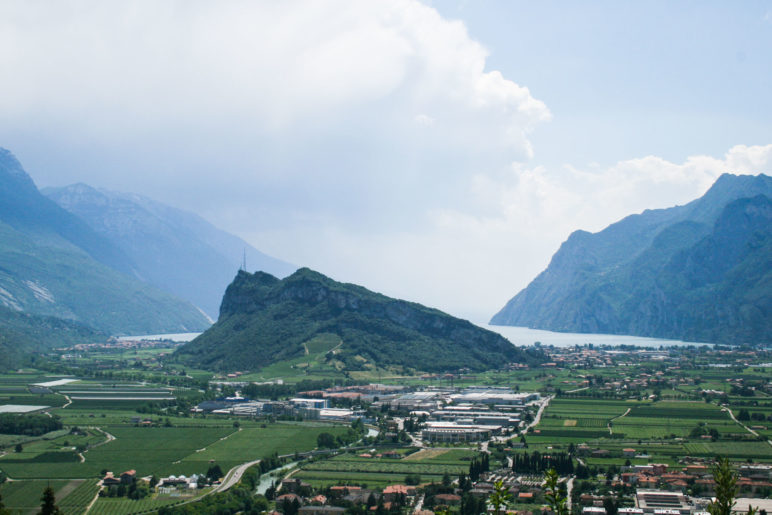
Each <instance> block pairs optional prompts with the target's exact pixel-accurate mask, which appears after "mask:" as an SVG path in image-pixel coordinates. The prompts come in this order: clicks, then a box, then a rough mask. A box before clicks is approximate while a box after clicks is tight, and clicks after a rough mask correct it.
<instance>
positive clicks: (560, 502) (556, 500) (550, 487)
mask: <svg viewBox="0 0 772 515" xmlns="http://www.w3.org/2000/svg"><path fill="white" fill-rule="evenodd" d="M544 480H545V486H546V488H547V491H546V493H545V494H544V498H545V499H546V500H547V504H549V506H550V508H551V509H552V512H553V513H554V514H555V515H568V504H567V500H566V497H565V496H564V495H563V494H561V493H560V487H559V486H558V482H559V481H560V477H559V476H558V471H557V470H555V469H554V468H551V469H549V470H548V471H547V472H546V473H545V474H544Z"/></svg>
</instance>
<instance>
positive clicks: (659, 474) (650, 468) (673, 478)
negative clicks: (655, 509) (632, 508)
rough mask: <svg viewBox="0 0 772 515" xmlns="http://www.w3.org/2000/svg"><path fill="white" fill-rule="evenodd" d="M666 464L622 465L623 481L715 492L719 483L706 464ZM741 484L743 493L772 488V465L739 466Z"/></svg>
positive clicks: (673, 488)
mask: <svg viewBox="0 0 772 515" xmlns="http://www.w3.org/2000/svg"><path fill="white" fill-rule="evenodd" d="M668 469H669V467H668V466H667V465H666V464H662V463H652V464H649V465H630V466H627V467H622V474H621V475H620V479H621V482H622V483H623V484H626V485H635V486H636V487H638V488H659V489H666V490H677V491H681V490H684V489H685V488H687V487H691V488H692V489H693V490H694V489H695V487H696V490H697V491H700V492H701V493H704V494H706V495H712V494H713V488H714V487H715V482H714V481H713V474H712V471H711V468H710V467H709V466H708V465H706V464H704V463H699V462H696V463H689V464H687V465H686V466H685V467H683V468H682V469H681V470H668ZM738 472H739V477H738V479H737V486H738V487H739V489H740V491H741V492H747V493H757V492H759V491H765V492H766V491H770V490H772V465H761V464H748V465H742V466H740V468H739V469H738Z"/></svg>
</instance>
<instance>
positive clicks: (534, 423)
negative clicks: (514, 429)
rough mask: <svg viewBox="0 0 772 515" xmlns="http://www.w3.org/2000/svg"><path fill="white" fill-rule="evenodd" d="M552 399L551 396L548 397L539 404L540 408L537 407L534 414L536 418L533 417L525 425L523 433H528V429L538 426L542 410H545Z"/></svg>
mask: <svg viewBox="0 0 772 515" xmlns="http://www.w3.org/2000/svg"><path fill="white" fill-rule="evenodd" d="M552 397H553V396H552V395H548V396H547V397H545V398H544V400H543V401H542V402H541V406H539V411H537V412H536V416H535V417H533V420H532V421H531V423H530V424H528V425H526V426H525V427H524V428H523V431H528V428H529V427H536V426H537V425H538V424H539V422H540V421H541V415H542V413H544V408H546V407H547V405H548V404H549V403H550V401H551V400H552Z"/></svg>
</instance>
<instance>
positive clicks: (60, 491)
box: [0, 479, 98, 515]
mask: <svg viewBox="0 0 772 515" xmlns="http://www.w3.org/2000/svg"><path fill="white" fill-rule="evenodd" d="M48 486H51V488H53V489H54V495H55V496H56V499H57V505H58V506H59V507H60V508H61V509H62V511H63V512H64V513H65V514H67V515H69V514H73V515H74V514H80V513H83V512H84V510H85V508H86V506H88V504H89V503H90V502H91V501H92V500H93V499H94V497H95V496H96V494H97V491H98V487H97V482H96V480H83V479H76V480H53V481H48V480H46V481H44V480H32V481H13V482H8V483H5V484H3V485H2V486H0V495H2V496H3V503H4V504H5V507H6V508H8V509H10V510H12V511H13V512H14V513H23V514H33V513H37V512H38V510H39V509H40V498H41V496H42V494H43V490H44V489H45V488H46V487H48Z"/></svg>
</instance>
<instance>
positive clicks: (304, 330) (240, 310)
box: [177, 268, 534, 371]
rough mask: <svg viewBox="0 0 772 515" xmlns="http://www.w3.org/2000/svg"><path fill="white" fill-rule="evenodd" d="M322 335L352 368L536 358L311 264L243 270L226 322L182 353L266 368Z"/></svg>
mask: <svg viewBox="0 0 772 515" xmlns="http://www.w3.org/2000/svg"><path fill="white" fill-rule="evenodd" d="M320 335H335V336H336V337H337V338H339V339H340V341H341V342H342V343H341V346H340V348H339V349H337V350H336V358H335V359H336V360H338V361H340V362H342V363H344V364H345V365H346V367H348V368H351V367H359V368H362V367H367V366H378V367H387V366H400V367H403V368H409V369H413V370H424V371H439V370H449V369H459V368H464V367H468V368H470V369H475V370H482V369H486V368H492V367H498V366H501V365H502V364H504V363H508V362H513V361H533V360H534V358H533V356H530V355H526V354H525V353H523V352H522V351H521V350H520V349H518V348H516V347H514V346H513V345H512V344H511V343H510V342H509V341H508V340H506V339H505V338H503V337H502V336H500V335H499V334H497V333H494V332H491V331H487V330H485V329H482V328H480V327H478V326H475V325H474V324H472V323H470V322H467V321H465V320H460V319H458V318H454V317H452V316H450V315H447V314H445V313H443V312H441V311H438V310H436V309H431V308H427V307H425V306H422V305H420V304H415V303H412V302H407V301H403V300H398V299H392V298H389V297H386V296H384V295H381V294H378V293H374V292H372V291H369V290H367V289H365V288H362V287H361V286H357V285H353V284H344V283H339V282H336V281H333V280H332V279H330V278H328V277H325V276H324V275H322V274H319V273H317V272H314V271H312V270H309V269H307V268H303V269H300V270H298V271H297V272H295V273H294V274H292V275H291V276H289V277H287V278H286V279H284V280H279V279H277V278H275V277H273V276H271V275H269V274H266V273H262V272H257V273H255V274H248V273H246V272H239V273H238V275H237V276H236V278H235V279H234V281H233V283H231V285H230V286H229V287H228V289H227V290H226V292H225V296H224V297H223V301H222V305H221V308H220V318H219V320H218V322H217V323H216V324H215V325H213V326H212V327H211V328H210V329H209V330H208V331H207V332H205V333H204V334H202V335H201V336H199V337H198V338H196V339H195V340H194V341H193V342H191V343H189V344H187V345H185V346H183V347H182V348H181V349H179V351H178V353H177V355H178V356H179V357H180V359H182V360H183V361H186V362H189V363H191V364H192V363H197V364H198V366H207V367H211V368H216V369H231V370H233V369H243V368H250V369H259V368H262V367H264V366H266V365H269V364H271V363H274V362H277V361H282V360H285V359H290V358H293V357H297V356H301V355H303V353H304V352H305V348H304V346H303V344H304V343H306V342H308V341H310V340H312V339H314V338H316V337H319V336H320ZM354 358H356V359H354Z"/></svg>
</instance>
